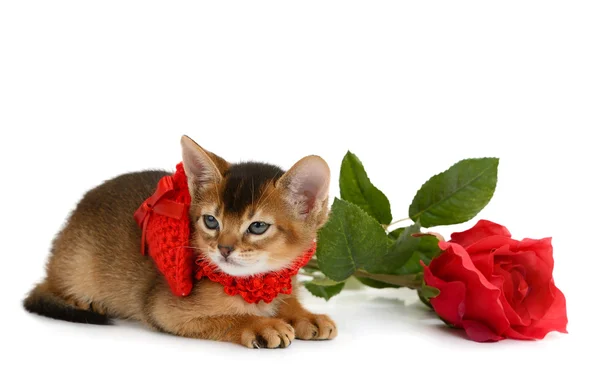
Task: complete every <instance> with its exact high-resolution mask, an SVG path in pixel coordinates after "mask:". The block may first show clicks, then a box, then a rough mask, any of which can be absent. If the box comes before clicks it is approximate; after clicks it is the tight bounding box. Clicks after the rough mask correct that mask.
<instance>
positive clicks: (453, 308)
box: [423, 267, 466, 328]
mask: <svg viewBox="0 0 600 369" xmlns="http://www.w3.org/2000/svg"><path fill="white" fill-rule="evenodd" d="M423 279H424V280H425V283H426V284H427V285H428V286H431V287H435V288H437V289H438V290H440V294H439V295H437V296H436V297H434V298H432V299H430V302H431V306H432V307H433V309H434V310H435V312H436V313H437V315H439V316H440V318H442V319H443V320H445V321H446V322H448V323H450V324H452V325H454V326H456V327H459V328H460V327H462V323H461V322H462V316H463V314H464V313H465V307H464V306H465V293H466V292H465V291H466V288H465V284H464V283H462V282H459V281H455V282H445V281H443V280H441V279H439V278H438V277H436V276H434V275H433V274H431V270H429V268H427V267H424V268H423Z"/></svg>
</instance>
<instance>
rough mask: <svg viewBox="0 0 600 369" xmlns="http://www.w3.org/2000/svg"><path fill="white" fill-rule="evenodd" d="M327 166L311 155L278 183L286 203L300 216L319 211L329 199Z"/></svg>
mask: <svg viewBox="0 0 600 369" xmlns="http://www.w3.org/2000/svg"><path fill="white" fill-rule="evenodd" d="M330 177H331V174H330V170H329V166H328V165H327V163H326V162H325V160H323V159H322V158H321V157H319V156H316V155H311V156H307V157H304V158H302V159H301V160H300V161H298V162H297V163H296V164H294V166H292V167H291V168H290V169H289V170H288V171H287V172H286V173H285V174H284V175H283V176H282V177H281V178H280V179H279V180H278V181H277V187H279V188H281V189H282V190H283V192H284V196H285V197H286V200H287V201H288V203H290V204H291V205H292V206H293V207H294V208H295V209H296V211H297V213H298V214H299V215H300V217H306V215H307V214H309V213H310V212H311V211H313V210H316V211H320V210H321V207H322V205H323V202H324V201H325V200H327V199H328V197H329V181H330Z"/></svg>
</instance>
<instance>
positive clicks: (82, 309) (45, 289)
mask: <svg viewBox="0 0 600 369" xmlns="http://www.w3.org/2000/svg"><path fill="white" fill-rule="evenodd" d="M23 307H24V308H25V310H27V311H29V312H30V313H34V314H38V315H42V316H45V317H48V318H52V319H59V320H65V321H69V322H73V323H87V324H99V325H107V324H110V323H111V322H110V319H109V318H108V317H107V316H106V315H104V314H101V313H99V312H97V311H93V310H92V309H91V306H90V304H87V306H86V304H85V303H82V302H78V301H75V300H74V299H69V300H66V299H63V298H62V297H60V296H58V295H57V294H55V293H53V292H52V290H51V288H50V286H49V284H48V282H46V281H45V282H42V283H40V284H38V285H37V286H35V288H34V289H33V290H31V292H29V295H28V296H27V297H26V298H25V300H23ZM86 307H87V308H86Z"/></svg>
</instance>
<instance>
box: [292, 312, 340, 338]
mask: <svg viewBox="0 0 600 369" xmlns="http://www.w3.org/2000/svg"><path fill="white" fill-rule="evenodd" d="M291 323H292V326H293V327H294V329H295V330H296V338H298V339H300V340H330V339H333V338H335V337H336V336H337V327H336V326H335V323H334V321H333V320H331V318H329V317H328V316H327V315H321V314H311V315H306V316H302V317H299V318H296V319H294V320H292V322H291Z"/></svg>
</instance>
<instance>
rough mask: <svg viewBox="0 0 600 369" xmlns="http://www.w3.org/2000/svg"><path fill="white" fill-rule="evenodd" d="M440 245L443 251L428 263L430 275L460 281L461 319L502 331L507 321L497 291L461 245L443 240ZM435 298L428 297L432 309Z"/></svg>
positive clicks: (496, 332) (447, 280) (445, 279)
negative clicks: (463, 290)
mask: <svg viewBox="0 0 600 369" xmlns="http://www.w3.org/2000/svg"><path fill="white" fill-rule="evenodd" d="M444 247H445V248H446V251H444V253H442V255H440V257H438V258H435V259H433V260H432V261H431V263H430V264H429V268H430V269H431V272H432V274H434V275H435V276H436V277H438V278H440V279H442V280H443V281H446V282H454V281H459V282H462V283H464V284H465V287H466V295H465V313H464V319H469V320H473V321H478V322H481V323H482V324H484V325H485V326H487V327H489V328H490V329H491V330H492V331H493V332H494V333H495V334H498V335H500V334H502V332H504V331H505V330H506V329H508V327H509V325H510V324H509V321H508V319H507V317H506V315H505V313H504V309H503V307H502V304H501V303H500V300H499V296H500V290H499V289H498V288H497V287H496V286H494V285H493V284H492V283H490V282H489V281H488V280H487V279H486V278H485V277H484V276H483V274H482V273H481V272H480V271H479V270H478V269H477V268H476V267H475V265H474V264H473V261H472V260H471V258H470V257H469V254H468V253H467V251H466V250H465V249H464V248H463V247H461V246H460V245H457V244H453V243H446V244H445V245H444ZM436 298H437V297H436ZM436 298H433V299H431V303H432V306H433V307H434V309H435V308H436V306H435V305H434V301H435V299H436ZM438 307H439V305H438ZM455 309H457V310H458V307H456V308H455ZM436 311H437V310H436Z"/></svg>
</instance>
